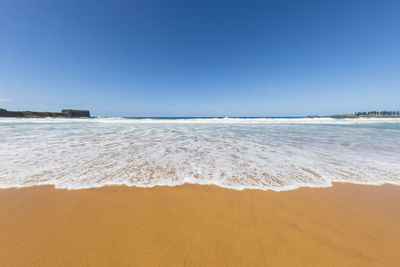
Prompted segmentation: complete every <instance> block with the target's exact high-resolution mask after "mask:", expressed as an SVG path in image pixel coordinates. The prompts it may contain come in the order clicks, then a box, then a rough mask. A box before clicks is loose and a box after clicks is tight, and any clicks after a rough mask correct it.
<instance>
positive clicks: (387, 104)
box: [0, 0, 400, 116]
mask: <svg viewBox="0 0 400 267" xmlns="http://www.w3.org/2000/svg"><path fill="white" fill-rule="evenodd" d="M399 14H400V1H367V0H364V1H300V0H293V1H283V0H280V1H232V0H231V1H204V0H203V1H189V0H186V1H167V0H164V1H151V0H150V1H149V0H146V1H101V0H98V1H83V0H80V1H73V0H65V1H54V0H48V1H40V0H38V1H31V0H29V1H19V0H6V1H4V0H1V1H0V107H4V108H7V109H9V110H20V109H23V110H39V111H40V110H43V111H45V110H46V111H56V110H60V109H62V108H85V109H90V110H91V111H92V114H93V115H100V116H263V115H267V116H271V115H278V116H289V115H294V116H296V115H307V114H333V113H347V112H354V111H363V110H391V109H399V108H400V15H399Z"/></svg>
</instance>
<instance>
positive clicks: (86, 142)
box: [0, 118, 400, 191]
mask: <svg viewBox="0 0 400 267" xmlns="http://www.w3.org/2000/svg"><path fill="white" fill-rule="evenodd" d="M332 182H351V183H358V184H371V185H379V184H384V183H391V184H400V118H345V119H335V118H90V119H83V118H82V119H65V118H43V119H25V118H18V119H17V118H0V188H13V187H25V186H34V185H54V186H55V187H56V188H67V189H81V188H91V187H101V186H105V185H128V186H138V187H152V186H157V185H168V186H175V185H181V184H184V183H193V184H211V185H217V186H221V187H225V188H231V189H238V190H242V189H262V190H276V191H282V190H291V189H296V188H299V187H327V186H331V185H332Z"/></svg>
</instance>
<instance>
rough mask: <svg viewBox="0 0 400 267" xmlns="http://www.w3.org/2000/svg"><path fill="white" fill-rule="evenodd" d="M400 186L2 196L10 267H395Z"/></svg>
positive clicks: (1, 253) (3, 242)
mask: <svg viewBox="0 0 400 267" xmlns="http://www.w3.org/2000/svg"><path fill="white" fill-rule="evenodd" d="M398 203H400V187H399V186H396V185H387V184H386V185H381V186H375V185H358V184H350V183H334V184H333V186H332V187H326V188H300V189H297V190H290V191H281V192H276V191H270V190H269V191H263V190H242V191H237V190H231V189H225V188H221V187H218V186H214V185H193V184H184V185H182V186H173V187H168V186H157V187H152V188H139V187H128V186H106V187H102V188H92V189H80V190H67V189H56V188H54V187H52V186H49V185H48V186H36V187H25V188H13V189H0V216H1V218H4V219H3V220H1V221H0V232H1V233H2V238H1V239H0V258H1V259H2V262H3V263H2V264H5V265H6V266H61V265H64V266H65V265H101V266H111V265H135V266H159V265H164V266H183V265H189V266H191V265H207V266H228V265H229V266H249V265H250V266H263V265H264V266H265V265H271V266H275V265H281V266H293V265H296V266H321V265H324V266H334V265H341V266H351V265H352V266H354V265H356V266H360V265H362V266H376V265H385V266H395V265H396V264H398V263H399V262H400V255H399V254H398V253H397V251H399V250H400V229H399V227H398V224H399V222H400V207H399V205H398Z"/></svg>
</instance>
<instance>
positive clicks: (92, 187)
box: [0, 181, 400, 193]
mask: <svg viewBox="0 0 400 267" xmlns="http://www.w3.org/2000/svg"><path fill="white" fill-rule="evenodd" d="M337 184H339V185H340V184H351V185H362V186H378V187H379V186H400V184H398V183H394V182H392V183H391V182H385V183H376V184H372V183H360V182H352V181H332V182H330V184H329V185H315V186H312V185H300V186H297V187H282V188H283V189H274V188H258V187H242V188H237V187H236V188H235V187H233V186H232V187H229V186H223V185H219V184H213V183H191V182H184V183H181V184H171V185H169V184H155V185H148V186H145V185H135V184H112V183H109V184H101V185H99V186H89V187H80V188H68V187H57V186H56V185H55V184H52V183H49V184H37V185H21V186H12V187H0V191H1V190H9V189H29V188H37V187H50V188H52V189H55V190H67V191H76V190H91V189H102V188H108V187H127V188H138V189H139V188H140V189H146V188H148V189H151V188H157V187H161V188H162V187H167V188H171V187H181V186H185V185H189V186H192V185H193V186H211V187H217V188H221V189H227V190H233V191H239V192H241V191H246V190H256V191H263V192H270V191H272V192H277V193H278V192H286V191H294V190H299V189H307V188H309V189H319V188H320V189H323V188H330V187H333V186H335V185H337Z"/></svg>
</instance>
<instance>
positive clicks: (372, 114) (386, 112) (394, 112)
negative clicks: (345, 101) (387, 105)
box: [354, 110, 400, 116]
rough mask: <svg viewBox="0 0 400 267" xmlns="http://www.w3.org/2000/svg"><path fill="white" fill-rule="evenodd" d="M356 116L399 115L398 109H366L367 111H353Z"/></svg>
mask: <svg viewBox="0 0 400 267" xmlns="http://www.w3.org/2000/svg"><path fill="white" fill-rule="evenodd" d="M354 115H356V116H399V115H400V111H398V110H397V111H368V112H354Z"/></svg>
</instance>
